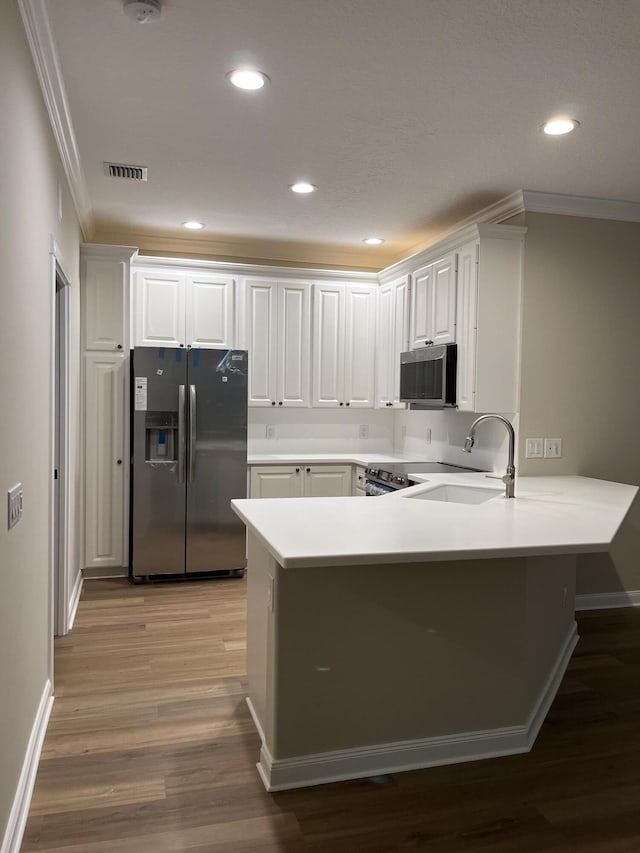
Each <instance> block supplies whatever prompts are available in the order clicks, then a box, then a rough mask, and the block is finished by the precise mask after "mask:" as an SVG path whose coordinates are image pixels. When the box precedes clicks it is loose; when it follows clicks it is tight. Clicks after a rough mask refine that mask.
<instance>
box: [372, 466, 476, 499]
mask: <svg viewBox="0 0 640 853" xmlns="http://www.w3.org/2000/svg"><path fill="white" fill-rule="evenodd" d="M479 470H480V469H479V468H465V467H464V466H462V465H446V464H445V463H444V462H386V463H385V464H384V467H377V466H370V467H369V468H367V471H366V477H367V480H366V483H365V494H366V495H368V496H369V497H377V496H379V495H387V494H389V492H395V491H396V490H397V489H408V488H409V486H415V481H414V480H410V479H409V477H408V476H407V475H408V474H409V473H412V474H467V473H468V472H469V471H479Z"/></svg>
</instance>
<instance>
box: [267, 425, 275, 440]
mask: <svg viewBox="0 0 640 853" xmlns="http://www.w3.org/2000/svg"><path fill="white" fill-rule="evenodd" d="M275 437H276V425H275V424H267V438H275Z"/></svg>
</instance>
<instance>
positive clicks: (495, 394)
mask: <svg viewBox="0 0 640 853" xmlns="http://www.w3.org/2000/svg"><path fill="white" fill-rule="evenodd" d="M478 231H479V234H480V236H479V238H477V239H474V240H471V241H469V242H468V243H466V244H464V245H463V246H461V247H460V249H459V250H458V309H457V324H458V378H457V395H458V409H459V410H460V411H468V412H507V413H512V412H517V411H518V408H519V401H518V364H519V351H520V299H521V276H522V272H521V270H522V241H523V237H524V229H522V228H518V227H508V226H491V225H486V226H483V225H481V226H478Z"/></svg>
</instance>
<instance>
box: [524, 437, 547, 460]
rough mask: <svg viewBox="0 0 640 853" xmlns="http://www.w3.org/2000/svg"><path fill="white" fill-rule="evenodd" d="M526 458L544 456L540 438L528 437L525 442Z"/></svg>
mask: <svg viewBox="0 0 640 853" xmlns="http://www.w3.org/2000/svg"><path fill="white" fill-rule="evenodd" d="M525 456H526V458H527V459H542V457H543V456H544V441H543V439H541V438H528V439H527V440H526V443H525Z"/></svg>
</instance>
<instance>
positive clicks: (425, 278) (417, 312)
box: [411, 264, 433, 349]
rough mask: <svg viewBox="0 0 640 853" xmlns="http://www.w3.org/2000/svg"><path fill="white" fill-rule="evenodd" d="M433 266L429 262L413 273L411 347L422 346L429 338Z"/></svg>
mask: <svg viewBox="0 0 640 853" xmlns="http://www.w3.org/2000/svg"><path fill="white" fill-rule="evenodd" d="M432 275H433V267H432V266H431V264H429V266H427V267H423V268H422V269H419V270H416V271H415V273H414V274H413V291H412V304H411V347H412V348H413V349H415V348H417V347H423V346H424V342H425V341H426V340H430V335H431V325H430V317H429V315H430V311H431V301H432V297H433V285H432Z"/></svg>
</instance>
